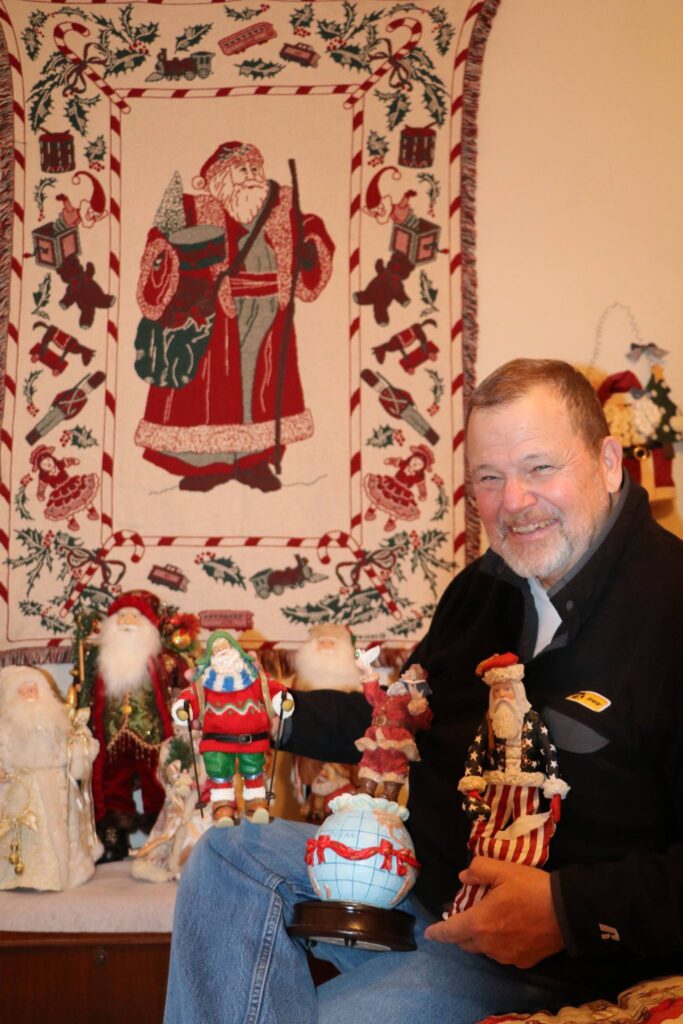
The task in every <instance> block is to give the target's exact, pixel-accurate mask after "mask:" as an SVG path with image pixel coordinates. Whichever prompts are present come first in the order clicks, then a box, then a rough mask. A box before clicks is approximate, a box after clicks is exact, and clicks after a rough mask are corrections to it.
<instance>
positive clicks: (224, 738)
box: [172, 630, 293, 828]
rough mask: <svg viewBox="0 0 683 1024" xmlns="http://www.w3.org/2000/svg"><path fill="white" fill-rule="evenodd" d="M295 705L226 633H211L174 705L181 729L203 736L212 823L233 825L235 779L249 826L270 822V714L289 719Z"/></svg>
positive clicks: (201, 745)
mask: <svg viewBox="0 0 683 1024" xmlns="http://www.w3.org/2000/svg"><path fill="white" fill-rule="evenodd" d="M292 710H293V704H292V702H291V700H290V699H289V698H288V694H287V690H286V688H285V687H284V686H283V685H282V684H281V683H278V682H276V681H275V680H274V679H271V678H269V677H268V676H266V675H265V673H263V671H262V670H261V669H260V668H259V665H258V662H257V660H256V658H255V657H252V656H250V655H249V654H247V653H246V652H245V651H243V650H242V648H241V647H240V646H239V644H238V643H237V641H236V640H235V639H234V638H233V637H232V636H231V635H230V633H227V632H225V631H224V630H216V631H215V632H214V633H212V634H211V636H210V637H209V639H208V641H207V645H206V654H205V655H204V656H203V657H201V658H199V659H198V661H197V670H196V672H195V674H194V677H193V679H192V682H191V684H190V686H188V687H186V689H184V690H183V691H182V693H181V694H180V697H179V698H178V700H176V701H175V702H174V704H173V709H172V711H173V717H174V719H175V721H176V722H178V723H179V724H182V723H187V722H188V719H189V720H191V721H195V720H198V721H199V723H200V727H201V731H202V739H201V742H200V744H199V752H200V754H201V755H202V757H203V759H204V767H205V768H206V774H207V776H208V778H209V782H210V785H211V814H212V817H213V821H214V824H215V825H217V826H218V827H220V828H227V827H230V826H231V825H234V824H235V821H236V816H237V800H236V797H235V782H234V776H235V773H236V772H239V774H240V776H241V778H242V782H243V798H244V810H245V815H246V817H247V818H248V820H249V821H252V822H254V823H260V824H265V823H267V822H269V821H270V813H269V807H268V799H267V794H266V785H265V778H264V768H265V762H266V754H267V752H268V750H269V749H270V737H271V721H272V719H273V716H274V715H278V716H279V717H282V718H288V717H289V716H290V715H291V713H292Z"/></svg>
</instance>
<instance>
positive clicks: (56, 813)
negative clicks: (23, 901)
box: [0, 665, 102, 890]
mask: <svg viewBox="0 0 683 1024" xmlns="http://www.w3.org/2000/svg"><path fill="white" fill-rule="evenodd" d="M87 720H88V710H87V708H83V709H80V710H78V711H74V710H72V709H71V708H69V707H68V706H67V704H66V703H65V702H64V700H63V699H62V697H61V695H60V693H59V691H58V689H57V687H56V685H55V683H54V681H53V680H52V678H51V677H48V676H47V675H46V674H44V673H43V672H41V671H39V670H38V669H35V668H27V667H24V666H16V665H13V666H8V667H7V668H4V669H3V670H2V672H0V889H14V888H17V887H22V888H29V889H43V890H60V889H71V888H73V887H74V886H77V885H81V884H82V883H83V882H85V881H87V880H88V879H89V878H90V877H91V876H92V874H93V873H94V870H95V861H96V860H97V858H98V857H99V855H100V853H101V852H102V847H101V845H100V843H99V840H98V839H97V836H96V833H95V823H94V818H93V810H92V802H91V799H90V775H91V768H92V762H93V759H94V758H95V755H96V754H97V750H98V747H99V744H98V742H97V740H96V739H93V736H92V734H91V733H90V730H89V729H88V726H87V724H86V723H87Z"/></svg>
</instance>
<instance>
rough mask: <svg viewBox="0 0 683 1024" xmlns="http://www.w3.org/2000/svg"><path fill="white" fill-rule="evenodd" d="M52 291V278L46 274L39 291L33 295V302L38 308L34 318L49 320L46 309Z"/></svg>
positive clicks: (35, 310) (33, 313) (33, 314)
mask: <svg viewBox="0 0 683 1024" xmlns="http://www.w3.org/2000/svg"><path fill="white" fill-rule="evenodd" d="M51 290H52V278H51V276H50V275H49V274H46V275H45V277H44V278H43V280H42V281H41V282H40V284H39V285H38V290H37V291H35V292H34V293H33V301H34V302H35V304H36V306H35V309H34V310H33V311H32V313H31V315H32V316H39V317H41V318H42V319H43V320H47V319H48V315H47V313H46V312H45V307H46V306H47V304H48V302H49V301H50V292H51Z"/></svg>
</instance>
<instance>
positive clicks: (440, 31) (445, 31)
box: [434, 23, 455, 57]
mask: <svg viewBox="0 0 683 1024" xmlns="http://www.w3.org/2000/svg"><path fill="white" fill-rule="evenodd" d="M454 35H455V28H454V27H453V25H450V24H448V23H446V24H445V25H439V27H438V28H437V30H436V33H435V36H434V42H435V43H436V48H437V50H438V51H439V53H440V54H441V56H442V57H444V56H445V55H446V54H447V53H448V48H449V46H450V45H451V40H452V39H453V36H454Z"/></svg>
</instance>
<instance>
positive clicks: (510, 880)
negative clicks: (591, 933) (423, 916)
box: [425, 857, 564, 968]
mask: <svg viewBox="0 0 683 1024" xmlns="http://www.w3.org/2000/svg"><path fill="white" fill-rule="evenodd" d="M460 881H461V882H462V883H463V884H465V885H468V884H470V885H472V884H474V885H488V886H490V888H489V891H488V892H487V893H486V895H485V896H484V898H483V899H482V900H480V901H479V903H475V905H474V906H473V907H470V909H469V910H465V911H463V913H462V914H456V915H455V916H454V917H449V918H448V920H446V921H440V922H438V923H436V924H432V925H430V926H429V928H427V930H426V932H425V937H426V938H428V939H436V940H437V942H453V943H455V944H456V945H457V946H460V948H461V949H464V950H465V952H467V953H485V954H486V956H490V957H491V958H492V959H493V960H498V962H499V963H501V964H514V966H515V967H522V968H527V967H533V966H534V964H537V963H538V961H539V960H543V958H544V957H547V956H551V955H552V954H553V953H559V951H560V950H561V949H564V940H563V938H562V933H561V932H560V927H559V925H558V923H557V918H556V917H555V911H554V909H553V901H552V897H551V895H550V875H549V874H547V873H546V872H545V871H541V870H540V868H530V867H526V866H525V865H523V864H510V863H508V862H507V861H497V860H491V859H490V858H489V857H474V858H473V860H472V863H471V864H470V866H469V867H468V868H466V869H465V870H464V871H461V872H460Z"/></svg>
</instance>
